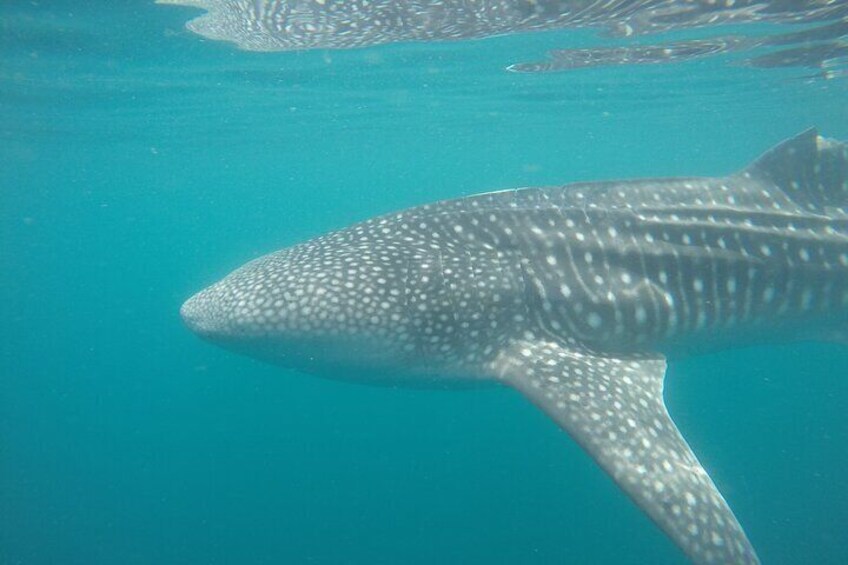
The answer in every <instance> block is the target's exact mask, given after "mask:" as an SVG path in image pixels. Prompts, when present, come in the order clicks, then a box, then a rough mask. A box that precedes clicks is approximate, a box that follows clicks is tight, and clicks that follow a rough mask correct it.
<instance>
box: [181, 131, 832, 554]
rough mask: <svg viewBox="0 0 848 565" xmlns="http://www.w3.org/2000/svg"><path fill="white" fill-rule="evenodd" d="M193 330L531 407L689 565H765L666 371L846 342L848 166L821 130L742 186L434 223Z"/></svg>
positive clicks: (565, 196)
mask: <svg viewBox="0 0 848 565" xmlns="http://www.w3.org/2000/svg"><path fill="white" fill-rule="evenodd" d="M181 312H182V316H183V318H184V319H185V321H186V323H187V324H188V325H189V327H190V328H192V329H193V330H194V331H195V332H197V333H198V334H200V335H201V336H203V337H205V338H207V339H210V340H212V341H214V342H217V343H219V344H221V345H223V346H226V347H229V348H232V349H235V350H237V351H239V352H242V353H247V354H249V355H254V356H257V357H260V358H263V359H267V360H270V361H272V362H276V363H279V364H282V365H287V366H291V367H295V368H298V369H301V370H303V371H306V372H312V373H317V374H325V375H328V376H331V377H335V378H355V379H362V380H371V381H384V380H392V381H393V382H395V383H401V384H402V383H404V382H408V383H410V384H412V383H420V382H421V380H425V381H429V382H433V383H441V382H452V381H455V380H466V381H494V382H499V383H503V384H506V385H508V386H510V387H513V388H515V389H517V390H518V391H520V392H521V393H523V394H524V395H525V396H527V397H528V398H529V399H530V400H531V401H532V402H533V403H535V404H536V405H537V406H538V407H539V408H541V409H542V410H543V411H544V412H545V413H547V414H548V415H549V416H550V417H551V418H552V419H553V420H554V421H555V422H556V423H557V424H558V425H559V426H560V427H561V428H563V429H564V430H565V431H566V432H568V433H569V434H570V435H571V436H572V437H573V438H574V439H575V440H576V441H577V442H578V443H579V444H580V445H581V446H582V447H583V448H584V449H585V451H586V452H588V454H589V455H590V456H591V457H593V458H594V459H595V461H596V462H597V463H598V464H599V465H600V466H601V467H602V468H603V469H604V470H605V471H606V472H607V473H608V474H609V475H610V476H611V477H612V478H613V479H614V480H615V482H616V483H617V484H618V485H619V486H620V487H621V488H622V489H623V490H624V491H625V492H626V493H627V494H628V495H629V496H630V497H631V498H632V499H633V500H634V502H635V503H636V504H637V505H639V506H640V507H641V508H642V510H643V511H645V512H646V513H647V514H648V515H649V516H650V517H651V518H652V519H653V520H654V521H655V522H656V523H657V524H658V525H659V526H660V527H661V528H662V529H663V530H664V531H665V532H666V534H667V535H668V536H669V537H670V538H671V539H672V540H673V541H674V542H675V543H676V544H677V545H678V546H679V547H680V548H681V549H682V550H683V551H684V552H685V553H686V555H687V556H688V557H689V558H690V559H691V560H692V561H693V562H695V563H757V562H758V559H757V556H756V553H755V551H754V549H753V547H752V545H751V544H750V542H749V540H748V539H747V537H746V535H745V533H744V532H743V530H742V528H741V527H740V525H739V523H738V521H737V520H736V518H735V517H734V515H733V513H732V511H731V510H730V508H729V506H728V504H727V503H726V501H725V500H724V498H723V497H722V495H721V494H720V493H719V491H718V490H717V489H716V487H715V485H714V484H713V482H712V480H711V479H710V477H709V475H708V474H707V472H706V471H705V470H704V468H703V467H702V466H701V464H700V463H699V462H698V460H697V458H696V457H695V455H694V454H693V452H692V451H691V449H690V448H689V446H688V445H687V443H686V441H685V440H684V438H683V437H682V436H681V435H680V433H679V432H678V430H677V428H676V427H675V425H674V423H673V422H672V420H671V418H670V416H669V414H668V412H667V410H666V407H665V404H664V401H663V394H662V391H663V378H664V375H665V369H666V359H667V358H672V359H673V358H674V357H677V356H681V355H688V354H693V353H698V352H702V351H709V350H716V349H722V348H726V347H731V346H733V347H735V346H739V345H745V344H750V343H756V342H763V341H766V342H779V341H785V340H802V339H825V340H834V339H835V340H842V341H845V337H846V335H848V331H846V330H848V146H846V144H844V143H841V142H838V141H834V140H829V139H825V138H823V137H820V136H819V135H818V134H817V133H816V132H815V131H814V130H808V131H806V132H804V133H802V134H800V135H799V136H797V137H795V138H793V139H790V140H788V141H785V142H784V143H782V144H780V145H778V146H777V147H775V148H773V149H772V150H770V151H769V152H768V153H766V154H765V155H763V156H762V157H761V158H759V159H758V160H757V161H755V162H754V163H753V164H751V165H750V166H749V167H747V168H745V169H744V170H742V171H741V172H739V173H736V174H732V175H729V176H726V177H716V178H674V179H646V180H631V181H612V182H599V183H582V184H572V185H567V186H564V187H547V188H523V189H516V190H509V191H502V192H494V193H488V194H481V195H477V196H471V197H467V198H461V199H457V200H450V201H443V202H438V203H435V204H429V205H425V206H420V207H417V208H412V209H409V210H406V211H402V212H399V213H395V214H390V215H386V216H381V217H377V218H375V219H372V220H368V221H366V222H363V223H360V224H357V225H354V226H352V227H349V228H347V229H343V230H340V231H336V232H332V233H329V234H327V235H324V236H321V237H318V238H316V239H313V240H311V241H308V242H306V243H303V244H300V245H296V246H294V247H291V248H288V249H284V250H281V251H278V252H276V253H272V254H270V255H267V256H265V257H262V258H260V259H257V260H255V261H253V262H251V263H248V264H247V265H245V266H243V267H241V268H240V269H238V270H236V271H234V272H233V273H232V274H230V275H229V276H227V277H226V278H224V279H223V280H221V281H220V282H218V283H216V284H215V285H213V286H211V287H209V288H207V289H206V290H203V291H201V292H200V293H198V294H197V295H195V296H194V297H192V298H190V299H189V300H188V301H187V302H186V303H185V304H184V305H183V307H182V311H181Z"/></svg>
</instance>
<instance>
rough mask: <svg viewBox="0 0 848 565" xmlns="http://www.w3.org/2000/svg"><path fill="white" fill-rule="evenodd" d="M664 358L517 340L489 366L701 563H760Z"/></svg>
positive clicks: (691, 557) (692, 558)
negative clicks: (674, 398)
mask: <svg viewBox="0 0 848 565" xmlns="http://www.w3.org/2000/svg"><path fill="white" fill-rule="evenodd" d="M665 368H666V364H665V360H663V359H640V360H623V359H613V358H605V357H598V356H594V355H591V354H587V353H582V352H578V351H573V350H570V349H568V348H567V347H564V346H562V345H560V344H558V343H551V342H526V341H521V342H517V343H514V344H512V345H511V346H510V347H508V348H507V349H506V350H504V351H502V352H501V354H500V355H499V356H498V357H497V358H496V360H495V361H494V362H493V363H492V364H491V366H490V367H489V372H490V373H491V374H493V375H494V376H495V377H496V378H498V379H499V380H501V381H502V382H505V383H507V384H509V385H511V386H513V387H514V388H516V389H518V390H519V391H521V392H522V393H524V394H525V395H526V396H527V397H529V398H530V399H531V400H532V401H533V402H534V403H535V404H536V405H537V406H539V407H540V408H542V410H544V411H545V412H546V413H547V414H548V415H549V416H550V417H551V418H553V419H554V420H555V421H556V422H557V424H559V425H560V426H561V427H562V428H563V429H565V430H566V431H567V432H568V433H569V434H570V435H571V436H572V437H573V438H574V439H575V440H577V442H578V443H579V444H580V445H581V446H582V447H583V448H584V449H585V450H586V451H587V452H588V453H589V454H590V455H591V456H592V457H593V458H594V459H595V461H597V462H598V464H599V465H600V466H601V467H603V469H604V470H605V471H606V472H607V473H609V474H610V475H611V476H612V478H613V479H614V480H615V482H616V483H618V485H619V486H620V487H621V488H623V489H624V490H625V492H627V494H628V495H629V496H630V497H631V498H632V499H633V500H634V501H635V502H636V504H637V505H638V506H639V507H640V508H642V510H644V511H645V512H647V514H648V515H649V516H650V517H651V518H652V519H653V520H654V521H655V522H656V523H657V524H658V525H659V526H660V527H661V528H662V529H663V530H664V531H665V532H666V533H667V534H668V535H669V536H670V537H671V538H672V539H673V540H674V542H675V543H676V544H677V545H678V546H679V547H680V548H681V549H682V550H683V551H684V552H685V553H686V554H687V555H688V556H689V558H690V559H691V560H692V561H693V562H695V563H759V560H758V559H757V556H756V554H755V553H754V549H753V547H751V544H750V542H749V541H748V539H747V538H746V536H745V533H744V532H743V531H742V527H741V526H740V525H739V522H737V520H736V518H735V517H734V515H733V512H732V511H731V510H730V508H729V507H728V505H727V503H726V502H725V501H724V498H723V497H722V496H721V494H720V493H719V492H718V489H716V487H715V485H714V484H713V482H712V480H711V479H710V477H709V475H707V472H706V471H705V470H704V468H703V467H701V464H700V463H699V462H698V460H697V459H696V458H695V455H694V454H693V453H692V451H691V449H689V446H688V445H687V444H686V441H685V440H684V439H683V437H682V436H681V435H680V432H679V431H678V430H677V427H676V426H675V425H674V422H672V421H671V418H670V417H669V415H668V412H667V411H666V408H665V404H664V402H663V396H662V391H663V376H664V375H665Z"/></svg>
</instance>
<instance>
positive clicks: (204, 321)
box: [180, 289, 222, 337]
mask: <svg viewBox="0 0 848 565" xmlns="http://www.w3.org/2000/svg"><path fill="white" fill-rule="evenodd" d="M210 294H211V293H210V289H206V290H202V291H200V292H198V293H197V294H195V295H194V296H192V297H191V298H189V299H188V300H186V301H185V302H183V305H182V306H181V307H180V317H181V318H182V319H183V323H185V325H186V326H187V327H188V329H190V330H191V331H192V332H194V333H196V334H198V335H200V336H203V337H210V336H213V335H214V334H216V333H219V332H220V331H221V329H222V320H221V316H220V315H218V314H216V311H217V310H218V308H217V307H216V304H215V299H214V297H213V296H211V295H210Z"/></svg>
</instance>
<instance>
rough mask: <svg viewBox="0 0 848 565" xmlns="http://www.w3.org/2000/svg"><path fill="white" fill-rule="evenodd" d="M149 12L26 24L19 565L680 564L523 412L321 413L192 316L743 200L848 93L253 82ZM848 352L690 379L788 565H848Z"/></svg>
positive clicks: (1, 511)
mask: <svg viewBox="0 0 848 565" xmlns="http://www.w3.org/2000/svg"><path fill="white" fill-rule="evenodd" d="M195 13H196V12H195V11H193V10H188V9H180V8H174V7H164V6H156V5H154V4H152V3H150V2H147V1H133V2H129V1H127V2H120V3H117V2H116V3H106V2H85V3H83V2H70V1H64V2H61V1H55V2H11V1H10V2H4V3H3V6H2V7H0V17H2V27H0V34H2V39H0V265H2V268H0V305H2V306H0V563H2V564H7V563H8V564H81V565H82V564H84V565H94V564H152V563H157V564H162V563H164V564H171V563H173V564H195V563H198V564H200V563H217V564H230V563H239V564H241V563H244V564H253V563H316V564H347V563H350V564H365V563H367V564H383V563H408V564H429V563H463V564H466V563H467V564H475V563H485V564H492V565H494V564H513V563H528V564H547V563H616V564H618V563H622V564H641V563H656V564H670V563H681V562H682V561H683V558H682V556H681V554H680V553H679V552H678V550H677V549H675V547H674V546H673V544H672V543H671V542H670V541H669V540H668V539H667V538H666V537H665V536H663V535H662V534H661V533H660V531H659V530H658V529H657V528H656V527H655V526H653V525H652V523H651V522H650V521H649V520H648V519H647V518H646V517H645V516H644V515H643V514H642V513H641V512H640V511H639V510H638V509H637V508H636V507H635V506H634V505H632V503H631V502H630V501H629V500H628V499H627V498H626V496H625V495H624V494H623V493H621V492H620V491H619V490H618V489H617V488H616V487H615V486H614V485H613V483H612V481H610V480H609V479H608V478H607V477H606V476H605V475H604V474H603V473H602V472H601V471H600V470H599V469H598V468H597V467H596V466H595V465H594V463H592V461H591V460H590V459H589V458H588V457H586V456H585V455H584V454H583V453H582V452H581V450H580V449H579V448H578V447H577V446H576V445H575V444H574V443H573V442H571V441H570V440H569V439H568V438H567V437H566V436H565V434H563V433H562V432H561V431H560V430H559V429H557V427H556V426H555V425H554V424H553V423H552V422H550V421H549V420H548V419H547V418H545V417H544V416H543V415H542V414H541V413H540V412H538V411H537V410H536V409H534V408H533V407H532V406H531V405H530V404H529V402H526V401H525V400H524V399H522V398H520V397H519V396H518V395H517V394H516V393H513V392H511V391H508V390H502V389H491V390H473V391H457V392H444V391H426V390H424V391H422V390H395V389H390V388H368V387H364V386H356V385H352V384H345V383H339V382H332V381H324V380H319V379H315V378H312V377H309V376H305V375H302V374H298V373H295V372H287V371H283V370H281V369H278V368H275V367H271V366H266V365H263V364H261V363H259V362H256V361H253V360H250V359H247V358H242V357H238V356H235V355H233V354H230V353H228V352H226V351H224V350H220V349H216V348H214V347H212V346H210V345H208V344H205V343H203V342H201V341H200V340H198V339H197V338H196V337H195V336H193V335H192V334H191V333H190V332H189V331H187V330H186V329H185V328H184V327H183V325H182V323H181V321H180V319H179V315H178V308H179V306H180V303H181V302H182V301H183V300H184V299H185V298H186V297H188V296H189V295H190V294H192V293H193V292H195V291H197V290H198V289H200V288H201V287H203V286H205V285H207V284H209V283H211V282H212V281H213V280H215V279H216V278H218V277H220V276H222V275H224V274H225V273H226V272H228V271H229V270H230V269H232V268H234V267H236V266H238V265H239V264H240V263H242V262H244V261H246V260H248V259H251V258H253V257H256V256H257V255H259V254H262V253H265V252H269V251H272V250H274V249H277V248H280V247H283V246H286V245H289V244H292V243H295V242H298V241H301V240H303V239H306V238H308V237H310V236H313V235H316V234H319V233H321V232H323V231H326V230H329V229H333V228H338V227H342V226H344V225H346V224H349V223H351V222H354V221H357V220H361V219H365V218H367V217H369V216H373V215H376V214H379V213H383V212H388V211H392V210H395V209H399V208H402V207H406V206H411V205H416V204H421V203H425V202H428V201H432V200H437V199H441V198H451V197H458V196H462V195H467V194H471V193H474V192H481V191H486V190H492V189H496V188H506V187H513V186H524V185H543V184H562V183H565V182H570V181H577V180H595V179H608V178H616V177H635V176H646V175H650V176H658V175H662V176H667V175H683V174H685V175H718V174H724V173H728V172H731V171H733V170H735V169H738V168H741V167H742V166H744V165H745V164H746V163H747V162H748V161H750V160H751V159H753V158H754V157H756V155H757V154H759V153H760V152H762V151H764V150H765V149H767V148H768V147H769V146H771V145H773V144H774V143H776V142H778V141H780V140H781V139H783V138H785V137H788V136H790V135H793V134H795V133H797V132H799V131H801V130H802V129H804V128H806V127H808V126H811V125H816V126H818V127H819V128H820V129H821V131H822V133H823V134H825V135H827V136H830V137H836V138H840V139H848V110H846V100H848V85H846V82H845V81H844V80H842V81H840V80H833V81H826V80H812V81H808V80H801V79H799V78H798V77H799V75H802V74H804V73H803V72H800V71H798V70H797V69H795V70H791V69H789V70H787V69H782V70H779V69H771V70H753V69H749V68H744V67H741V66H734V65H731V64H728V61H726V60H722V59H720V60H705V61H702V62H693V63H686V64H680V65H658V66H650V67H633V68H628V67H619V68H610V69H596V70H584V71H579V72H571V73H559V74H547V75H532V74H527V75H522V74H514V73H507V72H505V71H504V70H503V69H504V67H505V66H507V65H509V64H511V63H514V62H516V61H520V60H525V59H534V58H538V57H539V56H540V55H541V54H543V53H544V51H545V50H546V49H550V48H557V47H562V46H563V44H564V43H569V44H570V45H578V46H580V45H591V44H597V43H598V42H599V41H601V40H600V39H599V38H598V37H597V36H596V35H594V34H592V33H589V32H547V33H537V34H525V35H515V36H507V37H501V38H494V39H487V40H480V41H472V42H462V43H444V44H437V45H423V44H416V45H391V46H384V47H377V48H371V49H364V50H357V51H348V52H333V51H312V52H298V53H247V52H241V51H238V50H236V49H234V48H232V47H230V46H228V45H226V44H222V43H215V42H210V41H207V40H202V39H201V38H198V37H196V36H193V35H191V34H190V33H188V32H185V31H184V30H183V28H182V25H183V23H184V22H185V20H186V19H187V18H188V17H190V16H192V15H194V14H195ZM846 376H848V348H846V347H841V346H838V345H835V344H795V345H788V346H782V347H763V348H758V349H750V350H744V351H733V352H725V353H721V354H716V355H711V356H707V357H700V358H696V359H689V360H686V361H681V362H678V363H676V364H674V365H673V366H672V367H671V369H670V373H669V376H668V379H667V385H666V387H667V389H666V399H667V402H668V404H669V406H670V410H671V412H672V415H673V416H674V418H675V420H676V421H677V423H678V425H679V427H680V428H681V429H682V431H683V433H684V435H685V436H686V437H687V438H688V440H689V442H690V443H691V444H692V446H693V448H694V449H695V451H696V452H697V453H698V455H699V457H700V458H701V460H702V461H703V462H704V464H705V466H706V467H707V468H708V469H709V470H710V472H711V474H712V476H713V478H714V479H715V481H716V482H717V483H718V485H719V487H720V488H721V490H722V492H723V493H724V495H725V496H726V498H727V499H728V500H729V502H730V503H731V506H732V507H733V509H734V511H735V513H736V514H737V516H738V517H739V519H740V521H741V522H742V524H743V525H744V527H745V529H746V531H747V533H748V535H749V537H750V538H751V540H752V542H753V544H754V546H755V547H756V548H757V550H758V552H759V554H760V556H761V558H762V559H763V562H764V563H771V564H778V563H780V564H790V563H817V564H825V563H834V564H835V563H845V562H848V534H846V530H845V524H846V523H848V478H846V474H845V469H846V468H848V449H846V446H848V424H846V417H845V414H846V411H845V407H846V406H848V381H846Z"/></svg>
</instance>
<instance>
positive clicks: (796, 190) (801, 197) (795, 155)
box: [743, 128, 848, 213]
mask: <svg viewBox="0 0 848 565" xmlns="http://www.w3.org/2000/svg"><path fill="white" fill-rule="evenodd" d="M743 174H745V175H748V176H752V177H757V178H761V179H763V180H765V181H770V183H771V184H774V185H776V186H777V187H778V188H779V189H780V190H782V191H783V192H785V193H786V194H787V195H788V196H789V197H790V198H791V199H792V200H793V201H795V202H797V203H798V204H800V205H801V206H804V207H805V208H807V209H809V210H816V211H821V212H824V213H826V212H827V209H828V208H839V209H841V210H842V211H848V144H846V143H843V142H841V141H838V140H834V139H827V138H825V137H822V136H820V135H819V134H818V132H817V131H816V129H815V128H810V129H808V130H806V131H804V132H803V133H800V134H798V135H796V136H795V137H793V138H791V139H788V140H786V141H784V142H782V143H780V144H779V145H777V146H776V147H773V148H772V149H770V150H769V151H767V152H766V153H765V154H764V155H762V156H761V157H760V158H759V159H757V160H756V161H754V163H753V164H751V166H749V167H748V168H747V169H745V170H744V171H743Z"/></svg>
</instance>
